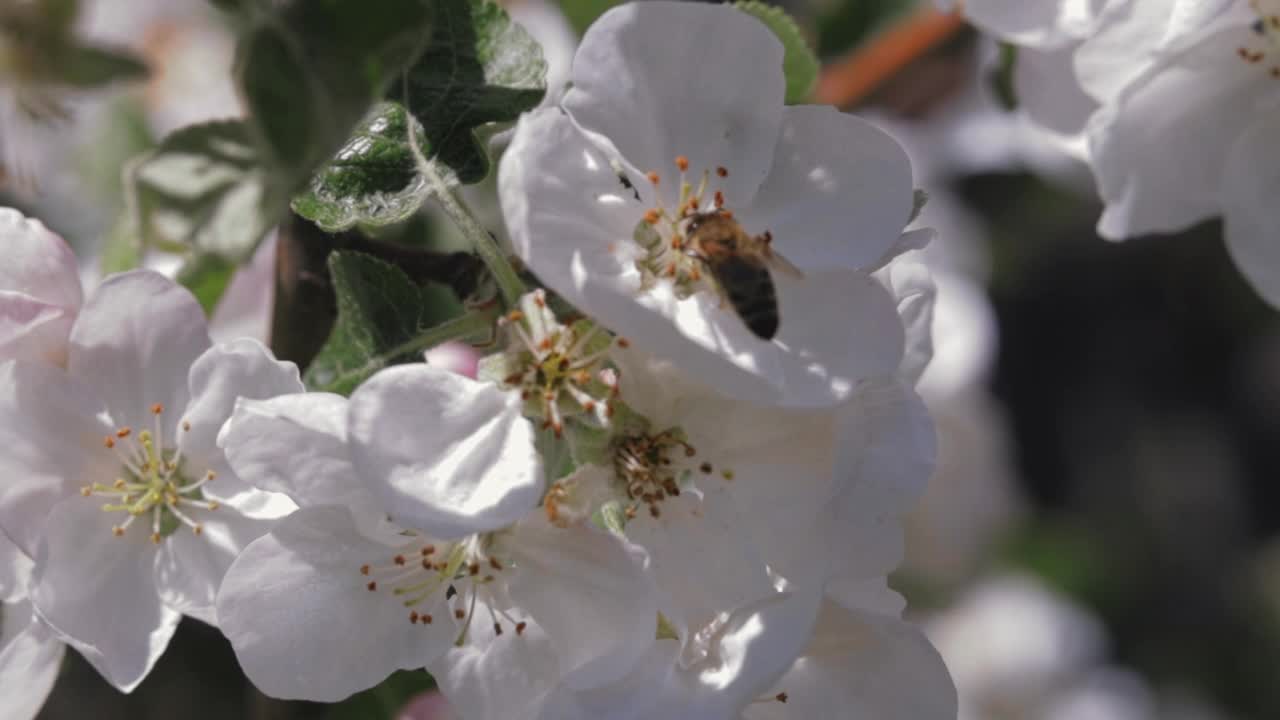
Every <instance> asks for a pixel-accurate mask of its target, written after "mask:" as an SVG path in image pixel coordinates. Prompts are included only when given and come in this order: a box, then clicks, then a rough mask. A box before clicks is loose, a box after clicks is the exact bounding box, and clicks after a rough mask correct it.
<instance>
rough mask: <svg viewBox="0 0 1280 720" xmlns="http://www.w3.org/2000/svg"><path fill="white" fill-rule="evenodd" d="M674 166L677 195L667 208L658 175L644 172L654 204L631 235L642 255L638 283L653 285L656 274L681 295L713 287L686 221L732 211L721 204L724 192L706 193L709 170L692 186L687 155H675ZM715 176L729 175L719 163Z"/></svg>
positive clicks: (731, 215) (643, 285) (639, 261)
mask: <svg viewBox="0 0 1280 720" xmlns="http://www.w3.org/2000/svg"><path fill="white" fill-rule="evenodd" d="M675 165H676V169H677V170H679V171H680V195H679V198H678V200H677V202H676V206H675V207H674V208H668V207H667V206H666V203H665V202H664V201H663V200H662V194H661V193H660V192H658V188H659V186H660V185H661V182H662V179H661V176H660V175H659V174H658V173H657V172H650V173H649V174H648V179H649V183H650V184H652V185H653V189H654V195H655V196H656V197H657V198H658V200H657V204H656V205H655V206H654V207H652V208H650V209H649V210H646V211H645V214H644V218H643V219H642V220H641V221H640V222H639V223H638V224H637V225H636V230H635V234H634V239H635V242H636V244H637V245H639V246H640V249H641V250H642V251H643V253H644V254H643V255H641V256H640V257H638V258H637V259H636V269H637V270H639V271H640V277H641V287H642V288H644V289H648V288H650V287H653V286H654V285H655V284H656V283H657V282H658V280H659V279H660V278H665V279H667V280H669V281H670V282H671V283H672V285H673V287H674V288H675V292H676V295H677V296H678V297H680V298H681V299H684V298H686V297H689V296H690V295H692V294H694V293H696V292H698V291H699V290H711V291H713V292H714V291H716V289H717V288H716V286H715V282H714V279H713V278H711V277H710V276H709V275H708V273H707V272H706V270H705V268H704V267H703V263H702V261H701V260H699V259H698V258H697V257H696V255H695V254H694V253H693V252H691V251H692V250H694V249H693V248H691V247H690V243H689V237H688V234H689V233H688V230H689V227H688V221H689V220H691V219H693V218H695V217H697V216H699V215H703V214H705V213H712V212H718V213H720V214H721V215H723V216H725V217H728V218H730V219H732V217H733V213H732V211H730V210H728V209H727V208H726V207H725V197H724V192H723V191H722V190H719V189H715V190H713V191H711V192H710V195H708V190H709V187H708V184H709V182H710V179H711V171H710V170H703V171H702V178H701V180H699V182H698V185H697V186H696V187H695V186H694V185H693V184H692V183H691V182H690V181H689V179H688V170H689V159H688V158H686V157H685V156H684V155H680V156H677V157H676V160H675ZM715 175H716V177H717V178H725V177H728V176H729V171H728V170H726V169H725V168H723V167H717V168H716V169H715Z"/></svg>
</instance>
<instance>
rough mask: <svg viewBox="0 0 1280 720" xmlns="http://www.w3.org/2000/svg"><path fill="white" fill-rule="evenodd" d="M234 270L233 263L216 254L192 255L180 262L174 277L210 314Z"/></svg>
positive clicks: (206, 313) (229, 281) (207, 313)
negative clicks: (180, 265) (180, 266)
mask: <svg viewBox="0 0 1280 720" xmlns="http://www.w3.org/2000/svg"><path fill="white" fill-rule="evenodd" d="M235 272H236V266H235V265H232V264H231V263H229V262H227V261H226V260H225V259H223V258H221V257H219V256H217V255H208V254H206V255H194V256H192V257H191V258H189V259H187V261H186V262H185V263H183V264H182V268H181V269H179V270H178V276H177V278H176V279H177V281H178V284H180V285H182V286H183V287H185V288H186V289H188V290H190V291H191V294H192V295H195V296H196V300H198V301H199V302H200V307H202V308H204V314H205V315H209V316H212V315H213V309H214V308H215V307H217V306H218V301H219V300H221V299H222V293H224V292H226V290H227V286H228V285H230V284H231V276H232V275H234V274H235Z"/></svg>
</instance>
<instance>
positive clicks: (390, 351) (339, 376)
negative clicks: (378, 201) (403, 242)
mask: <svg viewBox="0 0 1280 720" xmlns="http://www.w3.org/2000/svg"><path fill="white" fill-rule="evenodd" d="M329 274H330V276H331V277H332V279H333V289H334V293H335V294H336V296H337V301H338V319H337V321H336V322H335V323H334V325H333V331H332V332H331V333H330V335H329V339H328V340H327V341H326V342H325V344H324V347H322V348H321V349H320V354H319V355H317V356H316V358H315V360H313V361H312V362H311V366H310V367H309V368H307V373H306V377H305V378H304V379H305V380H306V383H307V385H308V387H310V388H312V389H316V390H326V391H329V392H336V393H341V394H343V395H349V394H350V393H351V391H352V390H355V388H356V386H357V385H359V384H360V383H361V382H363V381H364V380H365V378H367V377H369V376H370V375H372V374H373V373H375V372H377V371H378V370H381V369H382V368H384V367H387V366H389V365H395V364H399V363H404V362H413V361H417V360H420V359H421V357H422V351H423V350H424V349H425V347H423V346H421V345H419V344H417V343H415V341H416V340H417V339H419V338H421V337H422V336H423V335H424V334H426V333H428V332H429V331H431V330H432V329H433V328H439V327H440V326H441V325H442V324H445V323H448V322H449V321H451V320H455V319H459V320H465V319H467V318H466V317H461V318H460V316H462V315H463V307H462V303H460V302H459V301H458V298H457V296H455V295H454V294H453V291H452V290H450V289H449V288H447V287H445V286H444V285H437V284H435V283H429V284H427V285H424V286H421V287H419V286H418V285H415V284H414V283H413V281H412V280H410V279H409V276H408V275H405V274H404V271H402V270H400V268H398V267H396V266H394V265H391V264H390V263H386V262H383V261H382V260H379V259H377V258H375V257H373V256H371V255H366V254H364V253H359V252H351V251H339V252H335V253H333V254H332V255H330V256H329Z"/></svg>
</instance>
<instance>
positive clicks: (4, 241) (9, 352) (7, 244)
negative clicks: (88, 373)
mask: <svg viewBox="0 0 1280 720" xmlns="http://www.w3.org/2000/svg"><path fill="white" fill-rule="evenodd" d="M0 247H3V248H4V253H5V258H4V262H3V263H0V361H4V360H10V359H15V358H21V359H24V360H41V361H45V362H51V363H54V364H58V365H62V364H65V363H66V359H67V336H68V335H70V334H71V326H72V324H73V323H74V322H75V320H76V315H77V314H79V312H80V304H81V303H82V302H83V301H84V295H83V292H82V291H81V289H80V274H79V269H78V266H77V264H76V257H75V254H74V253H72V252H71V248H70V247H69V246H68V245H67V243H66V242H65V241H64V240H63V239H62V238H61V237H58V235H56V234H54V233H53V232H50V231H49V230H48V229H47V228H45V226H44V225H43V224H41V223H40V221H39V220H35V219H30V218H25V217H23V216H22V213H20V212H18V211H17V210H12V209H10V208H0Z"/></svg>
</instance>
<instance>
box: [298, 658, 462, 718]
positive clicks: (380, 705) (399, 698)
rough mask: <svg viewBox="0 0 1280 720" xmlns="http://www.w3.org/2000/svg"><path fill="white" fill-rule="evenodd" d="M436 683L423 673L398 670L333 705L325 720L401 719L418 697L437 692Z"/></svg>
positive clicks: (420, 671) (421, 671)
mask: <svg viewBox="0 0 1280 720" xmlns="http://www.w3.org/2000/svg"><path fill="white" fill-rule="evenodd" d="M435 686H436V683H435V680H434V679H432V677H431V676H430V675H428V674H427V673H426V672H425V671H423V670H397V671H396V672H394V673H392V674H391V675H390V676H389V677H388V678H387V679H386V680H383V681H382V682H380V683H378V684H377V685H375V686H373V687H371V688H369V689H368V690H365V691H364V692H360V693H356V694H355V695H352V696H351V697H349V698H347V699H346V700H343V701H342V702H340V703H338V704H336V705H332V706H330V708H329V711H328V712H327V713H326V714H325V716H324V717H325V720H383V719H386V720H390V718H396V717H399V716H400V713H401V712H402V711H403V710H404V706H405V705H406V704H408V702H409V701H410V700H412V699H413V698H414V697H415V696H417V695H419V694H420V693H424V692H426V691H428V690H432V689H434V688H435Z"/></svg>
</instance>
